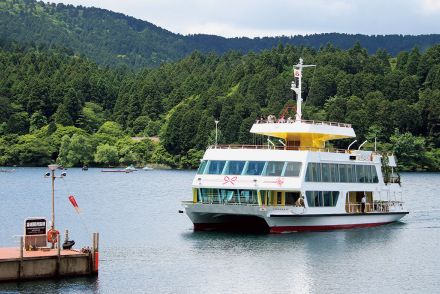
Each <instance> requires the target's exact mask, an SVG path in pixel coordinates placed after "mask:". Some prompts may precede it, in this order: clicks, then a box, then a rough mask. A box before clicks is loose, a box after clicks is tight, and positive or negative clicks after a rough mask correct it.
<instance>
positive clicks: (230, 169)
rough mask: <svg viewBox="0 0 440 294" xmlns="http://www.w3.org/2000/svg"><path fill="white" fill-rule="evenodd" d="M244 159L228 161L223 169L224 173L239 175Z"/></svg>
mask: <svg viewBox="0 0 440 294" xmlns="http://www.w3.org/2000/svg"><path fill="white" fill-rule="evenodd" d="M245 163H246V161H232V160H231V161H228V162H227V163H226V167H225V169H224V170H223V174H224V175H241V172H242V170H243V167H244V165H245Z"/></svg>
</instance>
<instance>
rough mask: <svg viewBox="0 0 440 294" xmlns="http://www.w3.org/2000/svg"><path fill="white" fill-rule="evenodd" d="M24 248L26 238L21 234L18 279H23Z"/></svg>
mask: <svg viewBox="0 0 440 294" xmlns="http://www.w3.org/2000/svg"><path fill="white" fill-rule="evenodd" d="M23 248H24V240H23V236H20V264H19V265H18V280H19V281H20V280H21V276H22V273H23Z"/></svg>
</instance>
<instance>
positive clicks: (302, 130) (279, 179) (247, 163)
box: [183, 59, 408, 233]
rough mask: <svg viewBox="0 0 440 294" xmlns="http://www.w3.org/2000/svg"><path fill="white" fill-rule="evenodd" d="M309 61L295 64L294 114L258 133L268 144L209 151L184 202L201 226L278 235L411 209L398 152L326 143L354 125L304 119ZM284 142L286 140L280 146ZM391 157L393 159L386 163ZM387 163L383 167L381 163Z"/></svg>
mask: <svg viewBox="0 0 440 294" xmlns="http://www.w3.org/2000/svg"><path fill="white" fill-rule="evenodd" d="M309 66H310V65H304V64H303V62H302V59H300V62H299V63H298V64H297V65H296V66H295V68H294V81H293V82H292V90H294V91H295V93H296V95H297V106H296V116H295V118H294V119H292V118H290V117H289V118H285V117H284V116H281V117H279V118H276V117H275V116H269V117H268V118H267V119H260V120H258V121H256V122H255V123H254V125H253V126H252V128H251V130H250V131H251V133H253V134H256V135H262V136H267V144H262V145H217V144H215V145H213V146H209V147H208V149H207V150H206V152H205V154H204V156H203V160H202V162H201V164H200V167H199V169H198V171H197V175H196V176H195V178H194V180H193V183H192V192H193V199H192V200H191V201H184V202H183V206H184V209H185V212H186V214H187V215H188V217H189V218H190V219H191V221H192V222H193V224H194V229H195V230H207V229H233V230H252V231H254V230H257V231H267V232H272V233H283V232H297V231H310V230H331V229H348V228H356V227H371V226H377V225H382V224H387V223H391V222H394V221H397V220H399V219H401V218H402V217H404V216H405V215H406V214H408V211H407V210H406V209H405V206H404V202H403V199H402V190H401V186H400V177H399V176H398V174H395V173H394V168H395V167H396V160H395V157H394V155H389V154H380V153H379V152H376V151H364V150H362V147H363V145H364V143H365V142H364V143H362V144H360V145H359V147H358V149H357V150H351V146H352V145H353V143H354V142H355V141H353V143H352V144H350V146H348V147H347V149H343V150H339V149H331V148H327V147H326V142H328V141H330V140H338V139H346V138H355V137H356V135H355V132H354V130H353V128H352V126H351V125H350V124H346V123H336V122H322V121H310V120H303V119H302V112H301V103H302V99H301V79H302V70H303V68H305V67H309ZM275 142H279V143H280V144H281V145H279V144H276V143H275ZM384 159H386V160H384ZM382 162H384V165H382Z"/></svg>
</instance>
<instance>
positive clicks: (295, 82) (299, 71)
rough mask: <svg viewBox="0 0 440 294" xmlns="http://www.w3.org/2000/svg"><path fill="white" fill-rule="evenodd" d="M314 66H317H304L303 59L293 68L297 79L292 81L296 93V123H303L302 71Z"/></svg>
mask: <svg viewBox="0 0 440 294" xmlns="http://www.w3.org/2000/svg"><path fill="white" fill-rule="evenodd" d="M312 66H316V65H313V64H307V65H306V64H303V59H302V58H300V59H299V63H298V64H297V65H295V66H294V67H293V76H294V77H295V79H294V80H293V81H292V87H291V89H292V90H293V91H295V93H296V117H295V121H299V122H300V121H301V117H302V109H301V103H302V101H303V100H302V98H301V81H302V70H303V68H304V67H312Z"/></svg>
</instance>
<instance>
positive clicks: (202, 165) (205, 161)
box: [197, 160, 208, 175]
mask: <svg viewBox="0 0 440 294" xmlns="http://www.w3.org/2000/svg"><path fill="white" fill-rule="evenodd" d="M207 163H208V161H207V160H203V161H202V162H201V163H200V166H199V169H198V170H197V174H199V175H201V174H203V171H204V170H205V167H206V164H207Z"/></svg>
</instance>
